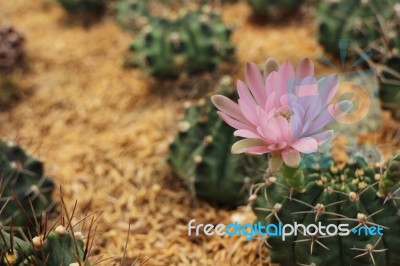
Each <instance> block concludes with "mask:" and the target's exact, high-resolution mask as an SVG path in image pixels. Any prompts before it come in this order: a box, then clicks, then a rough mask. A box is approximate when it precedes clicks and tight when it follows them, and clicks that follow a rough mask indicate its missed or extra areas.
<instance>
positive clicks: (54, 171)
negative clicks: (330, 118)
mask: <svg viewBox="0 0 400 266" xmlns="http://www.w3.org/2000/svg"><path fill="white" fill-rule="evenodd" d="M0 7H1V8H0V22H10V23H12V24H13V25H14V26H15V27H16V28H17V29H19V30H20V31H22V32H23V33H24V34H25V35H26V39H27V43H26V48H27V55H28V59H27V60H28V66H29V68H28V69H27V70H25V71H17V72H16V73H14V74H13V75H14V78H15V79H16V80H18V82H19V83H20V85H21V86H22V87H23V88H24V89H25V90H28V91H29V92H30V93H28V94H27V96H26V97H24V99H23V100H22V101H21V102H20V103H19V104H18V105H16V106H15V107H14V108H12V109H11V110H8V111H5V112H2V113H0V124H1V127H0V136H1V137H2V138H6V139H9V140H14V141H17V142H18V143H20V144H21V145H23V146H24V147H25V148H26V149H27V150H29V151H30V152H31V153H32V154H35V155H37V156H39V157H40V158H41V159H42V160H43V161H44V162H45V164H46V171H47V173H48V174H49V175H50V176H52V177H53V178H54V179H55V180H56V181H57V182H58V184H60V185H61V186H62V189H63V196H64V199H65V201H66V202H67V205H69V206H71V207H72V206H73V204H74V202H75V200H77V201H78V211H79V213H80V214H78V217H83V216H84V215H85V214H86V213H87V212H88V211H89V210H90V211H103V213H102V215H101V218H100V219H99V221H98V222H97V226H98V228H97V231H98V235H97V237H96V240H95V246H94V249H93V256H94V257H96V256H98V255H99V254H101V256H102V257H103V258H107V257H112V258H111V259H110V260H108V261H106V262H103V263H100V264H101V265H111V264H114V263H117V262H118V261H119V259H120V257H121V254H122V253H123V250H124V245H125V239H126V235H127V232H128V225H129V224H131V232H130V233H131V235H130V239H129V242H128V248H127V260H126V262H127V263H128V262H132V261H133V260H134V259H135V258H136V257H137V256H139V255H140V254H141V259H140V260H141V261H144V260H146V259H148V258H150V260H149V261H148V263H147V265H259V263H260V261H261V260H265V259H266V258H265V257H261V258H260V256H259V244H260V240H257V239H255V240H253V241H249V242H248V241H246V240H245V239H244V238H228V237H223V238H221V237H192V238H189V237H188V236H187V222H188V221H189V220H190V219H192V218H195V219H197V222H198V223H200V222H203V223H204V222H209V223H214V224H217V223H224V222H225V223H227V222H229V221H231V220H233V219H237V218H240V219H244V220H248V221H251V219H252V216H251V212H250V211H249V209H247V208H241V209H240V210H237V211H226V210H221V209H215V208H213V207H212V206H209V205H208V204H206V203H204V202H197V201H194V200H193V199H192V198H191V197H190V195H189V193H188V192H187V191H186V190H185V189H184V188H183V187H182V186H181V185H180V183H179V182H178V181H177V180H176V179H175V178H173V177H172V176H171V174H170V172H169V169H168V166H167V165H166V163H165V160H164V158H165V156H166V155H167V153H168V144H169V142H170V141H171V140H172V138H173V137H174V134H175V131H176V123H177V121H178V119H179V117H180V115H181V114H182V108H181V106H182V103H183V102H184V101H186V100H187V94H185V93H182V91H180V90H181V89H180V88H174V87H173V86H172V83H165V82H158V81H155V80H151V79H149V77H147V76H146V75H145V74H144V73H143V72H141V71H140V70H137V69H129V70H127V69H123V68H122V67H121V65H122V62H123V55H124V53H125V51H126V49H127V46H128V44H129V43H130V41H131V40H132V36H130V34H128V33H126V32H123V31H121V30H120V28H119V27H118V26H117V25H116V24H115V23H114V21H113V19H112V18H111V17H105V18H104V19H103V20H101V21H99V22H98V23H96V24H94V25H92V26H91V27H86V28H85V27H82V25H80V24H79V23H71V21H68V19H67V18H66V15H65V13H64V11H63V10H62V9H61V8H60V7H59V6H58V5H57V3H56V1H52V0H35V1H29V0H12V1H10V0H0ZM222 13H223V17H224V19H225V20H226V21H228V22H231V23H233V24H235V26H236V31H235V33H234V36H233V41H234V43H235V44H236V46H237V60H236V64H235V65H233V66H231V67H232V69H233V73H234V75H235V76H236V77H238V78H243V75H242V68H243V66H244V63H245V62H246V61H248V60H253V61H255V62H257V63H262V62H263V61H264V60H265V58H266V57H268V56H274V57H276V58H278V59H279V60H281V61H282V60H285V59H289V60H292V61H293V62H298V61H299V60H300V59H301V58H302V57H304V56H310V57H312V58H314V59H315V58H316V55H317V54H318V52H320V51H321V50H320V48H319V47H318V45H317V42H316V39H315V37H314V32H313V22H311V20H310V19H309V18H306V17H304V16H303V17H302V16H296V17H294V18H293V19H291V20H289V21H288V22H287V23H285V24H283V25H277V24H264V25H257V24H254V23H251V22H250V21H249V19H248V18H249V16H250V10H249V9H248V7H247V5H245V4H244V3H239V4H235V5H232V6H229V5H227V6H224V7H223V9H222ZM316 68H317V69H318V71H319V73H326V72H329V71H330V70H329V69H328V68H327V67H325V66H323V65H322V64H321V63H316ZM207 77H208V79H209V82H208V83H207V82H206V83H202V82H203V81H202V80H200V78H201V76H197V77H195V78H194V80H195V81H198V83H199V84H211V83H212V82H215V80H214V79H215V78H214V77H209V76H207ZM210 80H211V81H210ZM194 83H196V82H194ZM203 86H204V85H203ZM199 89H200V90H201V89H204V90H209V89H210V88H199ZM182 95H183V96H182ZM185 95H186V96H185ZM376 138H379V137H376ZM56 194H57V193H56ZM83 233H85V232H83ZM263 255H264V256H265V252H263ZM95 259H96V258H94V260H95ZM127 265H128V264H127Z"/></svg>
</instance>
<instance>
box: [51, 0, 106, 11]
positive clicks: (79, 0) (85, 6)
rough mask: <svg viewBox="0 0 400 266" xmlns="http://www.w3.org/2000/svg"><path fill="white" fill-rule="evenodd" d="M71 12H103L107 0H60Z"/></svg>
mask: <svg viewBox="0 0 400 266" xmlns="http://www.w3.org/2000/svg"><path fill="white" fill-rule="evenodd" d="M58 2H59V3H60V4H61V5H62V6H63V7H64V8H65V9H66V10H67V11H68V12H71V13H82V12H95V13H96V12H102V11H104V10H105V9H106V6H107V0H58Z"/></svg>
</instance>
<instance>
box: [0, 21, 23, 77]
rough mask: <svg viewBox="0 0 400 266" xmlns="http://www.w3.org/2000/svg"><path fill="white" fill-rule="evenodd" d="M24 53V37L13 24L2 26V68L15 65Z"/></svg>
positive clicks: (0, 45) (0, 44) (0, 34)
mask: <svg viewBox="0 0 400 266" xmlns="http://www.w3.org/2000/svg"><path fill="white" fill-rule="evenodd" d="M23 55H24V37H23V36H22V35H21V34H20V33H18V32H17V31H15V30H14V28H13V27H11V26H6V25H1V26H0V70H1V69H9V68H12V67H14V66H15V65H16V64H17V63H18V62H20V61H21V59H22V58H23Z"/></svg>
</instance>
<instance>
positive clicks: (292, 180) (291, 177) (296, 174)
mask: <svg viewBox="0 0 400 266" xmlns="http://www.w3.org/2000/svg"><path fill="white" fill-rule="evenodd" d="M281 173H282V175H283V177H284V178H285V181H286V183H287V184H288V185H289V186H290V188H292V189H293V190H294V191H302V190H303V188H304V174H303V171H302V169H301V168H292V167H290V166H287V165H286V164H283V166H282V168H281Z"/></svg>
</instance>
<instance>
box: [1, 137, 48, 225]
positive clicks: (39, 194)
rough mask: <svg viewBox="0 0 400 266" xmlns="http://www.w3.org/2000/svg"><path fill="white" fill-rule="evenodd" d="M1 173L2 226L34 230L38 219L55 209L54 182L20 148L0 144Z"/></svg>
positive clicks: (39, 164)
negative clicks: (53, 197)
mask: <svg viewBox="0 0 400 266" xmlns="http://www.w3.org/2000/svg"><path fill="white" fill-rule="evenodd" d="M0 170H1V181H2V183H1V187H3V190H2V191H0V193H1V192H2V193H1V197H0V198H1V201H0V210H1V224H2V226H9V225H10V223H11V222H12V224H13V226H14V227H21V228H22V229H27V228H29V229H34V228H33V227H34V226H35V224H34V221H35V219H36V218H39V216H40V215H41V214H42V213H44V212H47V211H49V210H50V209H52V208H53V207H54V202H53V200H52V197H51V194H52V191H53V189H54V183H53V181H52V180H51V179H49V178H48V177H47V176H46V175H45V174H44V170H43V164H42V163H41V162H40V161H38V160H36V159H34V158H32V157H30V156H28V155H27V154H26V153H25V152H24V151H23V150H22V149H21V148H20V147H18V146H13V145H11V146H9V145H7V144H6V143H4V142H0ZM31 205H32V207H33V210H32V207H31ZM21 208H23V209H24V210H23V211H22V210H21ZM33 212H34V213H33ZM26 215H28V217H26Z"/></svg>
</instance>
